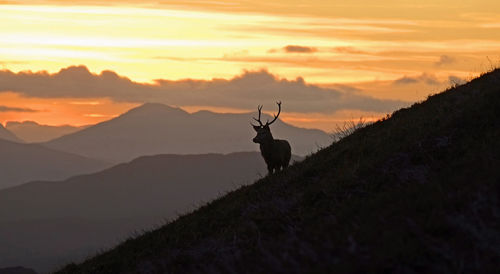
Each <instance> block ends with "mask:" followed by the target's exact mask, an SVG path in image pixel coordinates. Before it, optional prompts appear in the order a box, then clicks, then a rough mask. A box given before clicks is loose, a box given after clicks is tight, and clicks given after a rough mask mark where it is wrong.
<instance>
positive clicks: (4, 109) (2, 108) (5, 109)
mask: <svg viewBox="0 0 500 274" xmlns="http://www.w3.org/2000/svg"><path fill="white" fill-rule="evenodd" d="M0 112H39V110H36V109H31V108H20V107H9V106H2V105H0Z"/></svg>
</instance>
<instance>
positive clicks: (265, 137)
mask: <svg viewBox="0 0 500 274" xmlns="http://www.w3.org/2000/svg"><path fill="white" fill-rule="evenodd" d="M276 104H278V114H275V115H274V119H273V120H272V121H271V122H269V120H267V122H266V124H263V123H262V121H261V120H260V117H261V115H262V106H258V107H257V110H258V111H259V118H255V117H253V119H254V120H255V121H257V122H258V123H259V125H257V126H256V125H254V124H252V126H253V129H254V130H255V131H256V132H257V136H255V138H253V142H254V143H259V144H264V143H266V142H272V141H273V140H274V138H273V135H272V134H271V129H270V128H269V126H270V125H271V124H272V123H274V122H275V121H276V119H278V116H279V115H280V112H281V102H276Z"/></svg>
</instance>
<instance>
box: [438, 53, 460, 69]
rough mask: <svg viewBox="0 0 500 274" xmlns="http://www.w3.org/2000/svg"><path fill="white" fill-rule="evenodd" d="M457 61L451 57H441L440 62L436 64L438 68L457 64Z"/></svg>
mask: <svg viewBox="0 0 500 274" xmlns="http://www.w3.org/2000/svg"><path fill="white" fill-rule="evenodd" d="M456 61H457V60H456V59H455V58H454V57H453V56H450V55H444V54H443V55H441V56H439V60H438V61H437V62H436V63H435V65H436V66H444V65H449V64H453V63H455V62H456Z"/></svg>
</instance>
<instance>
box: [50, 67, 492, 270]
mask: <svg viewBox="0 0 500 274" xmlns="http://www.w3.org/2000/svg"><path fill="white" fill-rule="evenodd" d="M498 117H500V70H498V69H497V70H495V71H493V72H490V73H487V74H485V75H483V76H481V77H480V78H478V79H475V80H473V81H471V82H469V83H467V84H465V85H462V86H459V87H455V88H452V89H450V90H448V91H446V92H443V93H441V94H437V95H434V96H431V97H430V98H428V100H426V101H425V102H423V103H417V104H415V105H413V106H412V107H411V108H407V109H401V110H399V111H397V112H395V113H394V114H393V115H392V116H391V117H390V118H388V119H385V120H383V121H379V122H376V123H374V124H372V125H370V126H367V127H365V128H363V129H361V130H358V131H356V132H355V133H354V134H352V135H351V136H349V137H347V138H344V139H343V140H341V141H340V142H338V143H335V144H333V145H332V146H330V147H328V148H326V149H323V150H321V151H319V152H318V153H316V154H314V155H312V156H311V157H308V158H307V159H306V160H304V161H303V162H301V163H298V164H296V165H294V166H292V167H291V168H289V169H288V170H287V171H286V172H284V173H282V174H279V175H275V176H268V177H266V178H264V179H262V180H259V181H258V182H256V183H255V184H253V185H251V186H246V187H242V188H240V189H239V190H237V191H234V192H232V193H229V194H228V195H226V196H225V197H222V198H220V199H218V200H216V201H213V202H211V203H210V204H208V205H206V206H204V207H202V208H200V209H198V210H196V211H195V212H193V213H192V214H189V215H185V216H183V217H181V218H179V219H177V220H176V221H174V222H172V223H170V224H168V225H165V226H164V227H161V228H160V229H157V230H154V231H151V232H148V233H145V234H144V235H142V236H139V237H137V238H134V239H130V240H127V241H125V242H124V243H122V244H120V245H119V246H118V247H116V248H115V249H112V250H109V251H107V252H104V253H102V254H101V255H98V256H96V257H94V258H91V259H89V260H87V261H85V262H84V263H82V264H79V265H75V264H72V265H68V266H67V267H66V268H64V269H63V270H61V271H60V272H58V273H164V272H169V273H188V272H207V273H212V272H213V273H219V272H223V273H224V272H228V273H231V272H237V273H240V272H244V273H259V272H260V273H272V272H280V273H298V272H299V273H305V272H307V273H311V272H331V273H338V272H340V273H353V272H354V273H367V272H368V273H373V272H380V273H381V272H384V273H387V272H389V273H391V272H392V273H417V272H418V273H451V272H454V273H456V272H464V273H494V272H495V271H497V270H498V269H499V267H500V265H499V264H500V260H499V258H500V249H499V246H500V227H499V224H500V220H499V218H500V217H499V215H498V212H500V211H499V210H500V209H499V206H498V197H499V183H500V181H499V180H500V169H499V168H498V167H499V166H500V142H499V141H498V140H499V137H500V120H499V119H498Z"/></svg>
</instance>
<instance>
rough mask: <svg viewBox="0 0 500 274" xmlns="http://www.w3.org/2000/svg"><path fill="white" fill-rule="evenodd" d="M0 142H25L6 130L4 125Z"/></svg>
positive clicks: (0, 128) (1, 127)
mask: <svg viewBox="0 0 500 274" xmlns="http://www.w3.org/2000/svg"><path fill="white" fill-rule="evenodd" d="M0 140H7V141H12V142H17V143H23V142H24V141H23V140H21V139H20V138H19V137H17V136H16V135H15V134H14V133H12V132H11V131H9V130H8V129H6V128H5V127H4V126H3V125H2V124H0Z"/></svg>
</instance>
